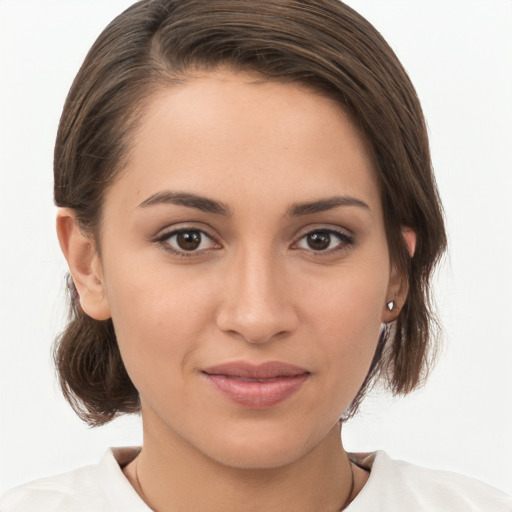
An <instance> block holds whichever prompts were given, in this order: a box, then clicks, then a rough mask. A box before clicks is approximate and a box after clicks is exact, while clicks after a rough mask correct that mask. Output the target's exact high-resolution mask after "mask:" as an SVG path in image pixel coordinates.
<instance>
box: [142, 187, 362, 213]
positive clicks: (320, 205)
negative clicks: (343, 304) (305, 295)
mask: <svg viewBox="0 0 512 512" xmlns="http://www.w3.org/2000/svg"><path fill="white" fill-rule="evenodd" d="M160 204H174V205H178V206H185V207H187V208H195V209H196V210H200V211H202V212H206V213H213V214H216V215H223V216H226V217H231V216H232V213H231V210H230V209H229V207H228V206H227V205H226V204H224V203H222V202H220V201H215V200H213V199H208V198H207V197H203V196H199V195H196V194H190V193H185V192H170V191H164V192H157V193H156V194H153V195H152V196H150V197H148V198H147V199H146V200H144V201H143V202H142V203H140V205H139V208H148V207H149V206H155V205H160ZM340 206H356V207H359V208H363V209H365V210H368V211H371V210H370V207H369V206H368V205H367V204H366V203H365V202H364V201H361V200H360V199H357V198H356V197H352V196H334V197H328V198H325V199H318V200H316V201H308V202H305V203H294V204H292V205H290V207H289V208H288V211H287V216H288V217H300V216H302V215H311V214H314V213H319V212H325V211H327V210H332V209H333V208H338V207H340Z"/></svg>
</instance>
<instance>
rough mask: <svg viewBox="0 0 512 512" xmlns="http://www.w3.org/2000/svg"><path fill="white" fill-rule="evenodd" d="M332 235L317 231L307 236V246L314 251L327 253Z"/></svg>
mask: <svg viewBox="0 0 512 512" xmlns="http://www.w3.org/2000/svg"><path fill="white" fill-rule="evenodd" d="M331 238H332V234H331V233H329V232H327V231H315V232H313V233H309V234H308V235H306V239H307V244H308V246H309V248H310V249H313V250H314V251H325V250H326V249H328V248H329V246H330V245H331Z"/></svg>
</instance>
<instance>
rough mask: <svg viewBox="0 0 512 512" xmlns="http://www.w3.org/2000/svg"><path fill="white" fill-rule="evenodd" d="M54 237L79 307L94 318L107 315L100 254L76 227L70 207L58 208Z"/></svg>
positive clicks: (107, 308) (103, 318) (104, 318)
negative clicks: (56, 238)
mask: <svg viewBox="0 0 512 512" xmlns="http://www.w3.org/2000/svg"><path fill="white" fill-rule="evenodd" d="M57 236H58V238H59V243H60V248H61V250H62V253H63V254H64V257H65V258H66V261H67V262H68V266H69V271H70V273H71V277H72V278H73V282H74V283H75V286H76V289H77V291H78V295H79V300H80V306H81V307H82V309H83V310H84V312H85V313H86V314H87V315H89V316H90V317H92V318H94V319H96V320H106V319H108V318H110V308H109V305H108V301H107V297H106V294H105V288H104V281H103V274H102V267H101V260H100V257H99V255H98V253H97V251H96V247H95V243H94V240H93V239H92V237H90V236H87V235H85V234H84V233H82V231H81V230H80V227H79V226H78V223H77V221H76V216H75V213H74V212H73V210H72V209H70V208H59V210H58V212H57Z"/></svg>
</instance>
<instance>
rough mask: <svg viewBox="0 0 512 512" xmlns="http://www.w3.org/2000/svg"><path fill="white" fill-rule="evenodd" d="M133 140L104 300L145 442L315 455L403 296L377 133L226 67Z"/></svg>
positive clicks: (108, 248)
mask: <svg viewBox="0 0 512 512" xmlns="http://www.w3.org/2000/svg"><path fill="white" fill-rule="evenodd" d="M133 140H134V142H133V145H132V147H131V151H130V154H129V161H128V165H127V167H126V168H125V170H124V171H123V172H122V174H121V176H120V178H119V179H118V181H117V182H116V183H115V184H114V185H113V186H112V187H111V188H110V189H109V190H108V191H107V193H106V198H105V205H104V212H103V223H102V226H101V234H100V237H101V247H102V252H101V258H100V257H99V256H97V255H96V258H97V261H98V267H97V273H98V279H99V282H100V283H101V288H102V293H101V297H99V298H98V299H97V300H98V301H99V303H101V308H103V309H104V312H105V315H106V316H109V315H111V317H112V319H113V322H114V326H115V330H116V334H117V337H118V342H119V346H120V350H121V353H122V357H123V360H124V362H125V365H126V368H127V370H128V373H129V375H130V377H131V379H132V381H133V383H134V385H135V386H136V388H137V389H138V390H139V392H140V395H141V402H142V415H143V420H144V426H145V432H147V433H149V435H151V433H153V434H154V435H156V433H158V436H160V437H162V436H166V437H167V438H168V439H174V440H175V441H176V442H177V443H181V442H182V443H186V444H187V445H188V446H189V447H191V449H193V450H196V451H197V452H198V453H202V454H205V455H207V456H208V457H209V458H211V459H213V460H216V461H219V462H221V463H223V464H227V465H231V466H244V467H272V466H277V465H282V464H286V463H289V462H291V461H293V460H297V459H299V458H300V457H301V456H304V455H305V454H306V453H308V451H310V450H312V449H313V447H315V446H317V445H319V444H321V443H322V442H323V440H324V439H326V438H327V437H328V435H329V433H331V432H332V431H333V429H334V428H336V424H337V420H338V418H339V417H340V415H341V414H342V413H343V411H344V409H345V408H346V407H347V406H348V405H349V404H350V402H351V401H352V399H353V398H354V396H355V395H356V393H357V391H358V389H359V387H360V386H361V384H362V382H363V379H364V377H365V375H366V373H367V372H368V369H369V365H370V362H371V359H372V356H373V354H374V351H375V348H376V344H377V340H378V336H379V332H380V329H381V324H382V322H383V321H385V320H386V319H387V318H386V315H387V314H389V313H386V308H385V304H386V301H388V300H391V299H392V298H394V295H395V293H396V292H397V289H398V280H397V277H396V276H394V273H393V270H392V267H391V265H390V261H389V257H388V247H387V242H386V236H385V231H384V224H383V216H382V211H381V203H380V198H379V189H378V186H377V183H376V180H375V177H374V175H373V170H372V162H371V158H370V157H369V155H368V152H367V151H366V148H365V144H364V142H363V140H362V138H361V136H360V135H359V134H358V132H357V130H356V129H355V127H354V126H353V125H352V123H351V122H350V120H349V119H348V118H347V116H346V115H345V114H344V112H343V111H342V110H341V109H340V107H339V106H337V105H336V104H335V103H334V102H333V101H332V100H330V99H327V98H325V97H323V96H320V95H317V94H315V93H313V92H311V91H310V90H307V89H305V88H303V87H301V86H298V85H294V84H282V83H275V82H265V81H262V80H261V79H260V80H257V81H256V80H255V79H254V77H251V76H249V75H246V74H243V73H238V74H234V73H231V72H228V71H217V72H215V73H210V74H206V75H204V76H201V77H196V78H194V79H191V80H190V82H189V83H188V84H186V85H180V86H176V87H173V88H169V89H166V90H163V91H160V92H159V93H158V94H157V95H155V96H154V97H153V98H152V99H151V100H150V102H149V104H148V107H147V110H146V114H145V118H144V120H143V122H142V124H141V126H140V127H139V129H138V132H137V133H136V136H135V137H134V139H133ZM83 307H84V309H86V311H87V307H88V306H87V304H83Z"/></svg>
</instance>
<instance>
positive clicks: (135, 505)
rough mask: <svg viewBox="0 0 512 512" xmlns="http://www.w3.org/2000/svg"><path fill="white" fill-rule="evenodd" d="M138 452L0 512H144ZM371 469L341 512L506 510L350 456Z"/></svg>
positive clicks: (419, 471)
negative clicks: (132, 469) (131, 474)
mask: <svg viewBox="0 0 512 512" xmlns="http://www.w3.org/2000/svg"><path fill="white" fill-rule="evenodd" d="M138 450H139V449H138V448H113V449H110V450H108V451H107V452H106V453H105V455H104V456H103V458H102V459H101V461H100V463H99V464H97V465H95V466H86V467H83V468H80V469H77V470H75V471H71V472H69V473H65V474H63V475H58V476H53V477H49V478H43V479H41V480H36V481H35V482H32V483H28V484H25V485H22V486H20V487H16V488H14V489H11V490H10V491H7V492H6V493H5V494H4V495H3V496H2V497H1V498H0V512H28V511H30V512H86V511H87V512H91V511H94V512H150V509H149V508H148V507H147V505H146V504H145V503H144V502H143V501H142V499H141V498H140V497H139V495H138V494H137V493H136V492H135V490H134V489H133V487H132V486H131V485H130V483H129V482H128V480H127V479H126V477H125V476H124V474H123V472H122V470H121V467H122V466H124V465H125V464H127V463H128V462H129V461H130V460H132V459H133V458H134V456H135V455H136V454H137V452H138ZM350 458H351V460H353V461H354V462H355V463H356V464H358V465H360V466H362V467H365V468H368V469H371V473H370V478H369V479H368V482H367V483H366V485H365V486H364V487H363V489H362V491H361V492H360V493H359V495H358V496H357V497H356V499H355V500H354V501H353V502H352V503H351V504H350V505H349V506H348V507H347V508H346V511H347V512H369V511H371V512H427V511H428V512H490V511H492V512H512V498H511V497H509V496H507V495H506V494H504V493H502V492H501V491H498V490H497V489H494V488H493V487H490V486H488V485H486V484H484V483H482V482H479V481H478V480H474V479H472V478H468V477H465V476H462V475H458V474H456V473H451V472H448V471H435V470H431V469H425V468H421V467H418V466H414V465H412V464H408V463H407V462H402V461H396V460H391V459H390V458H389V457H388V455H387V454H386V453H384V452H382V451H378V452H375V453H369V454H368V453H366V454H350Z"/></svg>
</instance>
